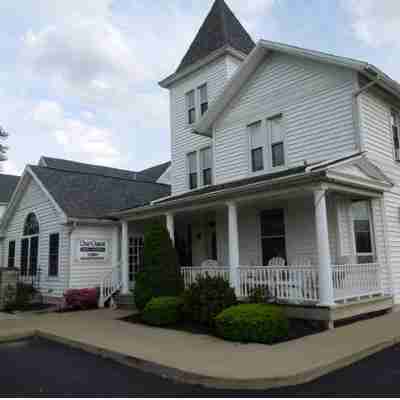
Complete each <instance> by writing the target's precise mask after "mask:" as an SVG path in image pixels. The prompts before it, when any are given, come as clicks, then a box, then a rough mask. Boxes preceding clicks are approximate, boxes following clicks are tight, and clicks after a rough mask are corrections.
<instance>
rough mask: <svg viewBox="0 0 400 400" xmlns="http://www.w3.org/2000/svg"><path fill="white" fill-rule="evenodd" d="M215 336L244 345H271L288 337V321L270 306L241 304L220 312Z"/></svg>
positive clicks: (278, 309)
mask: <svg viewBox="0 0 400 400" xmlns="http://www.w3.org/2000/svg"><path fill="white" fill-rule="evenodd" d="M215 324H216V334H217V335H218V336H220V337H222V338H223V339H227V340H232V341H235V342H244V343H265V344H273V343H276V342H277V341H278V340H279V339H283V338H285V337H287V336H288V333H289V321H288V319H287V317H286V316H285V314H284V312H283V310H282V309H281V308H280V307H279V306H276V305H272V304H241V305H238V306H233V307H230V308H228V309H226V310H224V311H222V312H221V313H220V314H219V315H218V316H217V317H216V318H215Z"/></svg>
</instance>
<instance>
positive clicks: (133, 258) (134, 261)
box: [128, 236, 144, 288]
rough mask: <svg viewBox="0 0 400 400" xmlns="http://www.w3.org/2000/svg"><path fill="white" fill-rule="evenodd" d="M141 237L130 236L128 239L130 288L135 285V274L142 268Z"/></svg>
mask: <svg viewBox="0 0 400 400" xmlns="http://www.w3.org/2000/svg"><path fill="white" fill-rule="evenodd" d="M143 246H144V239H143V236H131V237H130V238H129V247H128V255H129V259H128V262H129V284H130V286H131V288H132V287H133V286H134V284H135V274H136V273H137V272H139V271H140V270H141V269H142V268H143Z"/></svg>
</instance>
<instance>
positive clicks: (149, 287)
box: [135, 222, 183, 311]
mask: <svg viewBox="0 0 400 400" xmlns="http://www.w3.org/2000/svg"><path fill="white" fill-rule="evenodd" d="M143 261H144V263H143V264H144V265H143V270H142V271H140V272H138V273H137V275H136V285H135V303H136V307H137V308H138V309H139V310H140V311H141V310H143V309H144V307H145V306H146V304H147V303H148V302H149V301H150V300H151V299H152V298H153V297H164V296H179V295H180V294H181V293H182V291H183V279H182V277H181V273H180V268H179V262H178V255H177V252H176V250H175V248H174V246H173V244H172V241H171V238H170V237H169V233H168V231H167V229H166V228H165V226H164V225H163V224H162V223H161V222H157V223H154V224H152V225H151V226H150V227H149V229H148V230H147V232H146V234H145V236H144V260H143Z"/></svg>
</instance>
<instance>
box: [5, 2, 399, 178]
mask: <svg viewBox="0 0 400 400" xmlns="http://www.w3.org/2000/svg"><path fill="white" fill-rule="evenodd" d="M226 1H227V3H228V5H229V6H230V7H231V8H232V9H233V11H234V12H235V13H236V15H237V17H238V18H239V19H240V20H241V21H242V23H243V24H244V26H245V27H246V28H247V29H248V30H249V32H250V33H251V34H252V35H253V37H254V39H255V40H258V39H260V38H263V39H268V40H276V41H280V42H284V43H289V44H294V45H298V46H301V47H306V48H311V49H316V50H322V51H326V52H330V53H334V54H338V55H343V56H348V57H353V58H358V59H361V60H365V61H368V62H370V63H372V64H374V65H376V66H377V67H380V68H381V69H383V70H384V71H385V72H386V73H388V74H389V75H390V76H391V77H392V78H394V79H396V80H400V69H399V68H398V62H399V61H400V60H399V59H400V57H399V51H400V41H399V40H398V35H399V32H398V29H399V26H400V1H398V0H379V1H377V0H249V1H243V0H226ZM212 2H213V1H212V0H189V1H188V0H169V1H165V0H152V1H151V2H150V1H148V0H85V1H82V0H2V1H1V2H0V23H1V27H2V36H1V40H0V50H1V54H2V68H1V70H0V101H1V105H2V107H1V111H0V115H1V119H0V124H1V125H2V126H4V128H5V129H6V130H7V131H8V132H10V138H9V140H8V143H7V144H8V145H9V147H10V151H9V154H8V156H9V161H7V162H6V163H4V165H3V172H4V173H11V174H14V173H21V172H22V170H23V168H24V166H25V164H27V163H37V161H38V160H39V158H40V156H41V155H47V156H54V157H62V158H68V159H74V160H77V161H83V162H90V163H98V164H104V165H110V166H115V167H120V168H127V169H133V170H139V169H142V168H145V167H148V166H151V165H152V164H154V163H157V162H163V161H166V160H168V159H169V157H170V152H169V147H170V133H169V115H168V110H169V108H168V93H167V91H166V90H164V89H161V88H160V87H158V85H157V82H158V81H159V80H161V79H162V78H164V77H166V76H167V75H169V74H170V73H172V72H173V71H174V69H175V68H176V66H177V65H178V64H179V61H180V59H181V58H182V57H183V55H184V53H185V51H186V49H187V47H188V46H189V44H190V42H191V40H192V39H193V38H194V35H195V33H196V32H197V30H198V29H199V27H200V25H201V23H202V21H203V20H204V18H205V16H206V14H207V13H208V11H209V9H210V7H211V4H212Z"/></svg>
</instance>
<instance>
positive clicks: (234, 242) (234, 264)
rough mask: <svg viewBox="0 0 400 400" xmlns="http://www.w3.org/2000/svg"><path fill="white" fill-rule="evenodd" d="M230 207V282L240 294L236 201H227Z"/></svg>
mask: <svg viewBox="0 0 400 400" xmlns="http://www.w3.org/2000/svg"><path fill="white" fill-rule="evenodd" d="M226 205H227V207H228V243H229V266H230V282H231V285H232V287H233V288H234V289H235V292H236V295H238V294H239V292H240V290H239V285H240V282H239V229H238V212H237V205H236V203H235V202H233V201H230V202H228V203H226Z"/></svg>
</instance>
